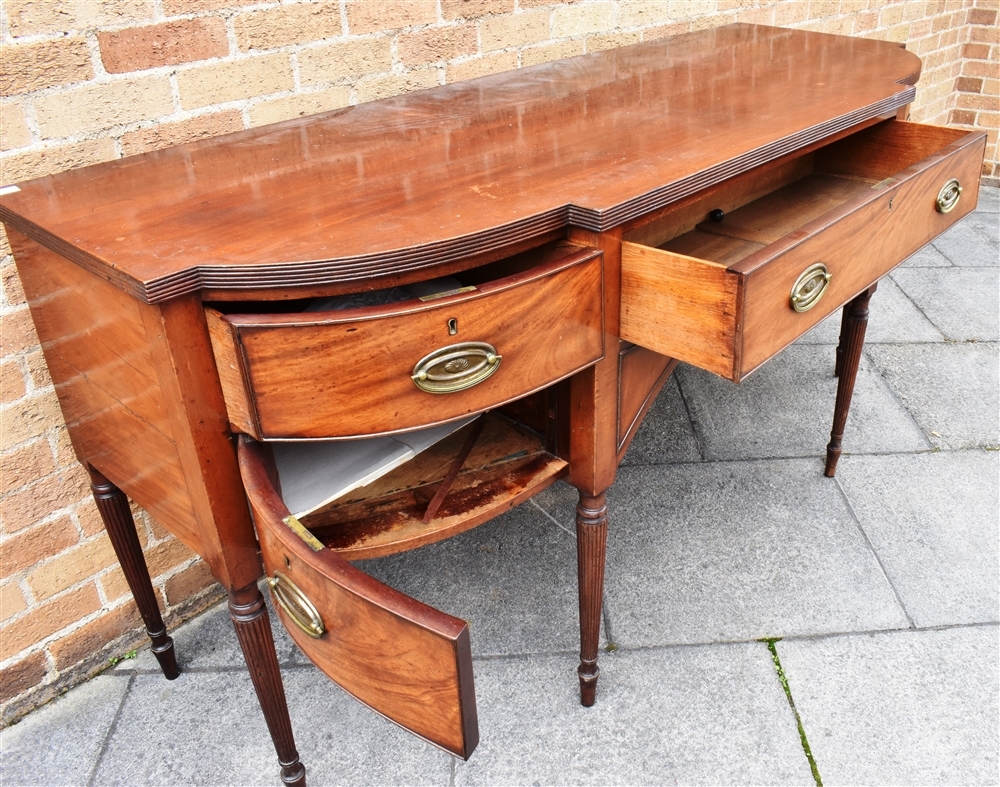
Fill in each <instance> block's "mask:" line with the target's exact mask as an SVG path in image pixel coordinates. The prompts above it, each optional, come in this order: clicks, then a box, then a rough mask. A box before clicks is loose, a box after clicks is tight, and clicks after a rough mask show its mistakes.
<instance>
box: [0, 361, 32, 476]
mask: <svg viewBox="0 0 1000 787" xmlns="http://www.w3.org/2000/svg"><path fill="white" fill-rule="evenodd" d="M27 390H28V389H27V388H26V387H25V385H24V374H22V372H21V363H20V361H18V360H17V359H16V358H8V359H7V360H5V361H2V362H0V402H2V403H3V404H7V402H14V401H16V400H18V399H20V398H21V397H22V396H24V394H25V392H26V391H27ZM3 470H4V473H5V474H6V472H7V471H8V470H9V467H8V466H7V464H6V461H5V462H4V467H3ZM5 484H6V481H4V485H5Z"/></svg>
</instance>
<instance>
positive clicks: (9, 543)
mask: <svg viewBox="0 0 1000 787" xmlns="http://www.w3.org/2000/svg"><path fill="white" fill-rule="evenodd" d="M78 541H79V536H78V535H77V532H76V526H75V525H74V524H73V522H72V520H71V519H70V518H69V517H68V516H61V517H59V518H58V519H56V520H55V521H53V522H46V523H45V524H44V525H39V526H38V527H33V528H31V529H29V530H27V531H25V532H24V533H20V534H18V535H16V536H12V537H11V538H8V539H6V540H5V541H4V542H3V547H2V548H0V578H6V577H9V576H10V575H11V574H13V573H15V572H16V571H20V570H21V569H24V568H28V567H29V566H33V565H35V564H36V563H38V562H39V561H41V560H45V558H47V557H52V555H58V554H59V553H60V552H62V551H63V550H64V549H68V548H69V547H71V546H73V545H74V544H75V543H77V542H78Z"/></svg>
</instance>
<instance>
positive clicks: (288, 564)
mask: <svg viewBox="0 0 1000 787" xmlns="http://www.w3.org/2000/svg"><path fill="white" fill-rule="evenodd" d="M291 567H292V561H291V560H289V559H288V555H285V568H291Z"/></svg>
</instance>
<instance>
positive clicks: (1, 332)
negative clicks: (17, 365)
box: [0, 309, 38, 355]
mask: <svg viewBox="0 0 1000 787" xmlns="http://www.w3.org/2000/svg"><path fill="white" fill-rule="evenodd" d="M37 344H38V334H37V333H35V324H34V323H33V322H32V321H31V312H29V311H28V310H27V309H15V310H14V311H9V312H7V313H6V314H4V315H0V355H10V354H11V353H19V352H23V351H24V350H27V349H28V348H29V347H35V346H36V345H37Z"/></svg>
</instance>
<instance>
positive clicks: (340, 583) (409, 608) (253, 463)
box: [239, 437, 479, 759]
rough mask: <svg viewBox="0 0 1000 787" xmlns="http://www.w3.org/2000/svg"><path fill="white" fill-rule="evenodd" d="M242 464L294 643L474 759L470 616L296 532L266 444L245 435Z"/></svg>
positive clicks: (398, 717)
mask: <svg viewBox="0 0 1000 787" xmlns="http://www.w3.org/2000/svg"><path fill="white" fill-rule="evenodd" d="M239 462H240V472H241V474H242V476H243V483H244V486H245V488H246V491H247V497H248V499H249V500H250V507H251V509H252V511H253V515H254V522H255V523H256V526H257V533H258V536H259V538H260V547H261V555H262V556H263V559H264V568H265V571H266V573H267V577H268V583H269V584H270V585H271V590H272V595H273V597H274V601H275V608H276V609H277V610H278V617H279V619H280V620H281V622H282V624H283V625H284V626H285V628H286V629H287V630H288V632H289V634H290V635H291V637H292V639H293V640H294V641H295V643H296V644H297V645H298V646H299V648H300V649H301V650H302V651H303V653H305V654H306V655H307V656H308V657H309V659H310V660H311V661H312V662H313V663H314V664H316V666H317V667H319V669H321V670H322V671H323V672H324V673H325V674H326V675H328V676H329V677H330V678H331V679H333V681H334V682H336V683H337V684H338V685H339V686H341V687H342V688H343V689H344V690H345V691H347V692H348V693H349V694H351V695H353V696H354V697H356V698H357V699H359V700H360V701H361V702H363V703H365V704H366V705H368V706H369V707H371V708H373V709H374V710H376V711H377V712H378V713H381V714H382V715H383V716H385V717H386V718H388V719H391V720H392V721H394V722H396V723H397V724H399V725H400V726H402V727H404V728H406V729H408V730H410V731H411V732H413V733H414V734H416V735H419V736H420V737H422V738H424V739H425V740H428V741H430V742H431V743H433V744H435V745H436V746H440V747H441V748H443V749H445V750H446V751H449V752H451V753H452V754H455V755H457V756H460V757H464V758H465V759H468V758H469V756H470V755H471V754H472V751H473V749H475V747H476V744H477V743H478V741H479V725H478V718H477V712H476V697H475V689H474V687H473V676H472V651H471V646H470V642H469V627H468V624H467V623H466V622H465V621H463V620H459V619H458V618H454V617H452V616H451V615H447V614H445V613H443V612H439V611H438V610H436V609H433V608H431V607H428V606H427V605H426V604H422V603H421V602H419V601H416V600H415V599H412V598H410V597H409V596H406V595H404V594H402V593H400V592H398V591H396V590H394V589H393V588H391V587H388V586H387V585H383V584H382V583H380V582H377V581H376V580H374V579H372V578H371V577H369V576H368V575H366V574H365V573H363V572H362V571H359V570H358V569H356V568H354V567H353V566H352V565H351V564H350V563H348V562H347V561H345V560H344V559H343V558H341V557H339V556H338V555H337V554H335V553H334V552H332V551H331V550H329V549H326V548H325V547H324V546H323V545H322V544H320V543H319V542H317V541H315V539H311V538H310V537H309V535H308V533H307V532H306V533H305V537H302V536H300V535H299V534H298V533H297V532H295V531H293V530H292V529H291V527H290V526H289V525H287V524H286V523H285V521H284V520H285V517H287V516H288V509H287V508H286V507H285V505H284V503H283V502H282V500H281V498H280V497H279V496H278V494H277V493H276V491H275V489H274V486H273V484H272V483H271V480H270V474H269V472H268V469H267V465H266V463H265V461H264V458H263V454H262V452H261V450H260V446H259V444H256V443H254V442H253V441H251V440H249V439H248V438H246V437H243V438H241V441H240V445H239Z"/></svg>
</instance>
